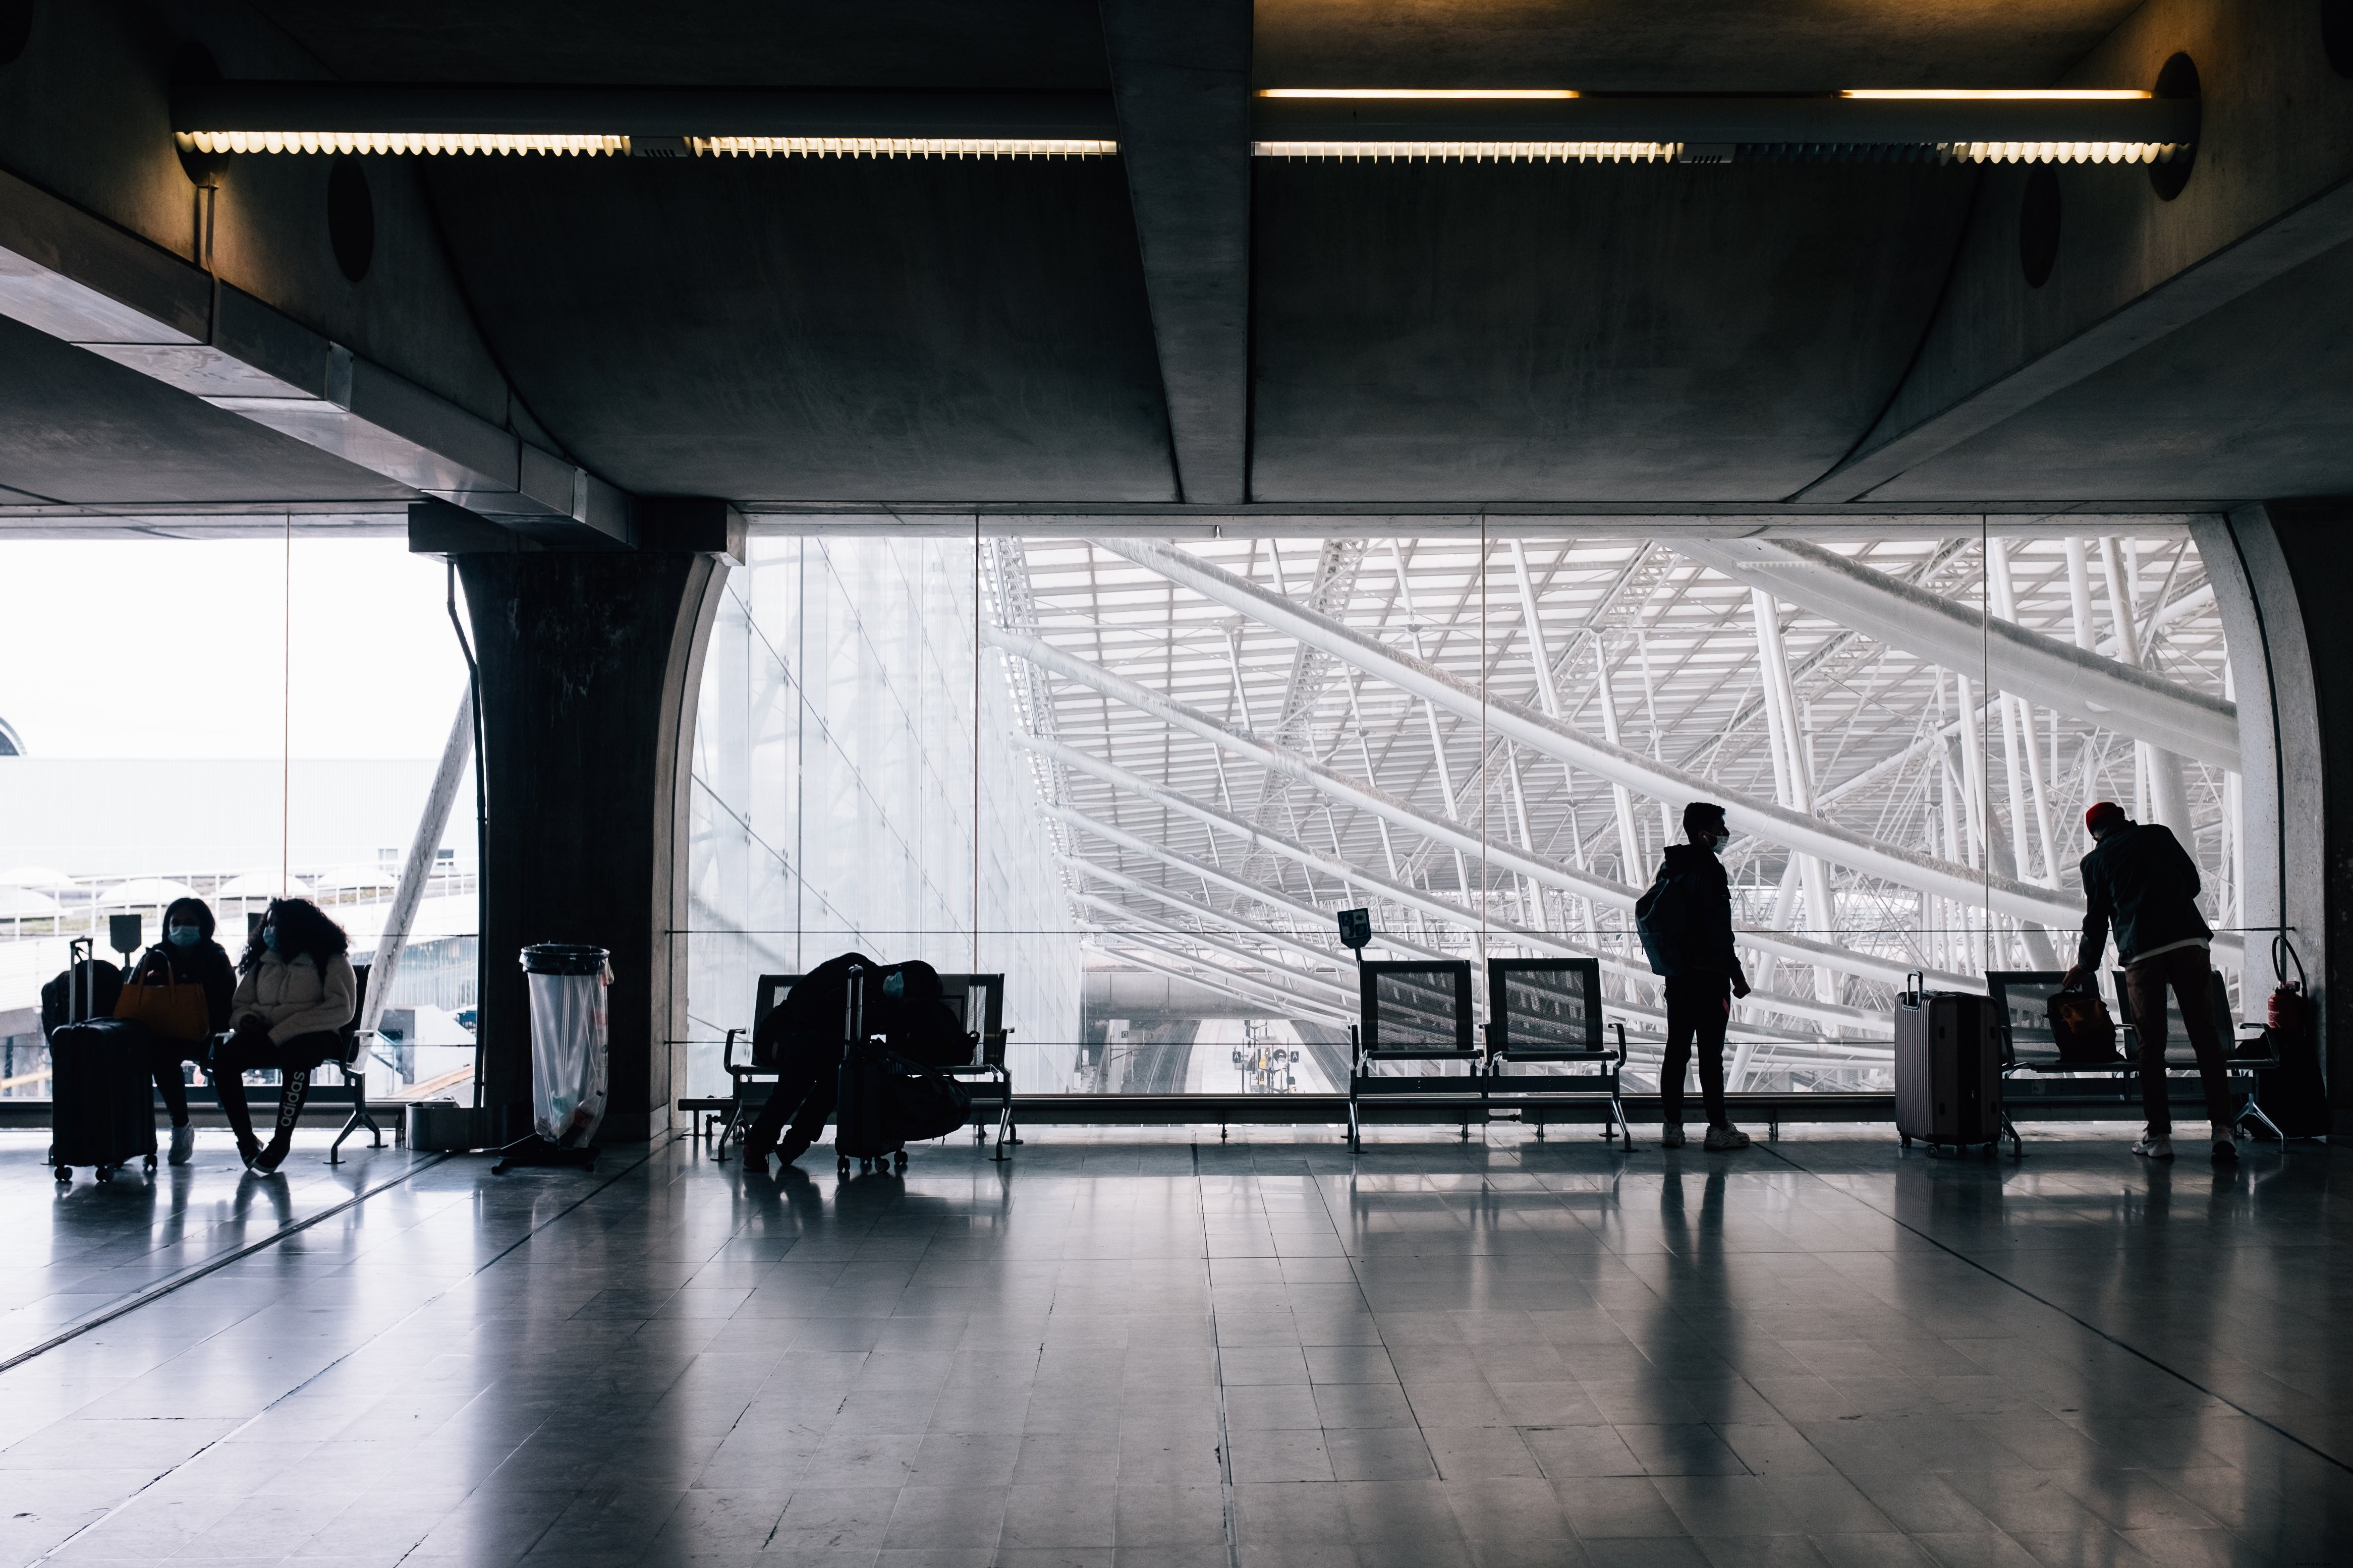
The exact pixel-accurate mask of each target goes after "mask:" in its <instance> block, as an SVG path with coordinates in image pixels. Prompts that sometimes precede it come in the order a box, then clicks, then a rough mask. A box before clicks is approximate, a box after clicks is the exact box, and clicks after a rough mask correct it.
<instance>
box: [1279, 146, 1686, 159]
mask: <svg viewBox="0 0 2353 1568" xmlns="http://www.w3.org/2000/svg"><path fill="white" fill-rule="evenodd" d="M1250 152H1251V153H1253V154H1254V155H1255V156H1258V157H1261V158H1319V159H1321V158H1336V159H1342V160H1345V161H1347V162H1350V163H1360V162H1363V161H1365V160H1366V159H1371V160H1374V161H1377V162H1379V161H1399V160H1402V161H1408V162H1416V163H1671V162H1672V161H1673V160H1674V159H1675V158H1676V157H1678V156H1680V155H1681V154H1682V153H1683V143H1682V142H1251V143H1250Z"/></svg>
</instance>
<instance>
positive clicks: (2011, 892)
mask: <svg viewBox="0 0 2353 1568" xmlns="http://www.w3.org/2000/svg"><path fill="white" fill-rule="evenodd" d="M1096 543H1097V545H1098V546H1099V547H1100V548H1102V549H1104V550H1108V551H1110V552H1113V554H1116V555H1120V556H1123V557H1124V558H1125V559H1127V560H1130V561H1133V562H1134V563H1136V564H1137V565H1139V566H1143V567H1145V568H1147V569H1149V570H1151V571H1154V572H1157V573H1159V574H1161V575H1162V576H1164V577H1166V578H1167V579H1168V580H1169V581H1171V582H1173V583H1176V584H1179V585H1180V586H1183V587H1187V588H1190V589H1192V590H1193V591H1194V592H1195V593H1198V594H1199V595H1202V596H1203V597H1205V598H1208V599H1210V600H1212V601H1214V602H1216V603H1219V604H1222V605H1227V606H1228V607H1229V608H1231V609H1235V610H1239V611H1240V612H1241V613H1242V614H1244V615H1247V616H1251V617H1252V618H1254V619H1256V620H1259V621H1261V622H1263V623H1264V624H1265V625H1267V626H1271V627H1272V628H1274V629H1275V630H1276V631H1279V632H1282V634H1283V635H1285V636H1286V637H1294V638H1296V639H1298V640H1299V641H1301V642H1304V643H1311V644H1314V645H1315V646H1317V647H1323V648H1324V649H1326V650H1327V651H1329V652H1331V653H1333V654H1335V655H1336V656H1337V657H1339V658H1343V659H1345V660H1346V661H1348V662H1349V663H1351V664H1354V665H1356V667H1357V668H1360V669H1363V670H1365V671H1366V673H1368V674H1371V675H1375V676H1377V677H1379V678H1380V679H1383V680H1386V681H1388V683H1389V684H1390V685H1392V686H1395V687H1397V688H1398V689H1399V690H1401V691H1404V692H1406V693H1408V694H1409V695H1410V696H1415V697H1420V698H1425V699H1427V700H1430V701H1431V702H1433V703H1435V704H1436V705H1437V706H1439V707H1440V708H1443V709H1445V710H1447V711H1449V712H1451V713H1454V714H1457V715H1460V716H1461V717H1463V718H1466V719H1469V720H1471V721H1472V722H1474V723H1475V722H1484V723H1485V724H1486V725H1487V727H1488V729H1489V730H1490V731H1492V732H1493V733H1495V734H1497V735H1500V736H1503V737H1504V738H1506V739H1509V740H1512V741H1514V742H1518V743H1519V744H1520V745H1522V746H1525V747H1526V748H1528V749H1529V750H1531V751H1534V752H1539V753H1541V754H1543V755H1545V756H1548V757H1552V758H1554V759H1556V760H1557V761H1560V762H1564V763H1569V764H1570V765H1571V766H1574V767H1578V768H1582V769H1584V770H1585V771H1586V772H1588V773H1593V774H1595V775H1597V776H1598V777H1600V778H1603V779H1607V780H1609V781H1610V782H1612V783H1615V784H1624V785H1626V786H1627V787H1628V788H1629V789H1633V790H1638V791H1640V792H1641V794H1643V795H1650V796H1651V797H1653V798H1655V799H1659V800H1667V801H1676V800H1683V801H1690V800H1715V801H1721V802H1723V803H1724V805H1725V816H1726V817H1727V819H1728V820H1729V821H1730V822H1731V824H1732V826H1734V827H1735V828H1736V829H1737V830H1739V831H1741V832H1744V833H1753V834H1755V835H1757V837H1760V838H1763V839H1766V840H1767V841H1768V842H1770V843H1775V844H1780V845H1784V846H1786V847H1788V848H1791V849H1795V850H1798V851H1799V853H1801V854H1808V855H1819V856H1820V857H1822V858H1824V859H1826V860H1830V861H1832V862H1835V863H1836V864H1838V865H1841V866H1850V867H1852V868H1855V869H1856V870H1859V871H1863V872H1866V873H1868V874H1869V875H1872V876H1874V877H1881V878H1884V879H1886V880H1888V881H1891V882H1894V883H1895V884H1896V885H1897V886H1898V887H1905V888H1910V889H1915V891H1919V892H1924V893H1933V894H1936V896H1937V897H1940V898H1947V899H1953V900H1957V901H1960V902H1962V903H1968V904H1974V905H1976V906H1978V907H1979V908H1990V909H1993V910H1998V911H2000V913H2002V914H2006V915H2012V916H2016V917H2019V918H2022V919H2025V920H2031V921H2037V922H2038V923H2041V924H2043V925H2055V926H2061V927H2067V926H2073V925H2077V924H2079V923H2081V921H2082V920H2083V917H2084V911H2083V906H2082V905H2080V904H2079V903H2077V902H2076V901H2075V900H2072V899H2070V898H2068V897H2066V896H2065V895H2064V894H2062V893H2058V892H2054V891H2052V889H2047V888H2038V887H2035V886H2033V885H2031V884H2030V883H2026V882H2021V881H2019V880H2017V879H2014V878H2007V877H1989V876H1988V875H1986V874H1985V873H1983V872H1979V871H1974V870H1971V869H1970V868H1968V867H1967V866H1957V865H1954V864H1952V863H1951V862H1949V861H1946V860H1940V859H1936V858H1932V857H1930V856H1927V855H1923V854H1921V853H1920V852H1919V851H1917V850H1914V849H1906V848H1904V847H1900V846H1897V845H1892V844H1883V843H1880V842H1878V841H1876V840H1874V839H1871V838H1867V837H1864V836H1863V835H1862V834H1860V833H1856V832H1853V831H1852V830H1851V829H1848V828H1844V827H1841V826H1838V825H1837V824H1835V823H1830V822H1824V821H1822V820H1821V819H1820V818H1819V817H1815V816H1808V815H1807V814H1805V813H1802V812H1798V811H1793V810H1790V809H1788V807H1785V806H1781V805H1774V804H1772V803H1770V802H1767V801H1760V800H1757V799H1755V798H1753V797H1751V796H1748V795H1741V794H1737V793H1736V792H1734V791H1731V790H1728V789H1725V787H1724V786H1723V785H1722V784H1718V783H1715V782H1714V781H1712V780H1708V779H1704V778H1701V777H1699V776H1698V775H1697V774H1694V773H1685V772H1683V770H1682V769H1681V768H1677V767H1673V766H1672V765H1670V764H1668V763H1662V762H1657V761H1654V760H1652V759H1651V758H1649V757H1645V756H1642V755H1641V754H1640V753H1639V752H1630V751H1627V750H1626V749H1625V748H1623V747H1620V746H1613V745H1611V744H1609V742H1606V741H1597V740H1594V739H1593V738H1591V737H1590V736H1588V735H1585V734H1583V733H1581V732H1579V731H1576V730H1574V729H1571V728H1570V727H1569V726H1568V725H1567V724H1565V723H1563V722H1561V721H1557V720H1553V719H1548V718H1546V717H1544V716H1543V715H1541V714H1533V713H1525V712H1523V711H1521V710H1518V709H1515V708H1509V707H1504V706H1502V705H1499V704H1493V703H1482V701H1481V700H1480V698H1479V693H1478V692H1477V691H1476V690H1474V689H1472V688H1471V687H1469V686H1466V685H1465V684H1463V683H1462V682H1461V681H1459V680H1457V679H1454V678H1453V677H1452V676H1451V675H1448V674H1447V673H1446V672H1445V671H1443V670H1441V669H1440V668H1437V667H1436V666H1435V665H1432V664H1430V663H1428V662H1426V661H1424V660H1422V659H1419V658H1414V657H1413V656H1412V655H1410V654H1406V653H1401V652H1399V651H1398V650H1397V649H1395V648H1392V647H1389V646H1388V645H1387V644H1386V643H1383V642H1382V641H1380V640H1379V639H1378V638H1377V637H1371V636H1369V635H1367V634H1366V633H1364V632H1360V631H1358V630H1356V628H1355V627H1353V626H1344V625H1342V624H1341V623H1339V622H1337V621H1335V620H1332V619H1329V618H1328V617H1326V616H1318V615H1315V614H1314V613H1313V612H1310V611H1307V610H1303V609H1302V608H1301V607H1300V606H1299V605H1295V604H1293V603H1292V602H1291V601H1289V600H1286V599H1283V598H1282V597H1280V596H1279V595H1273V594H1270V593H1268V592H1267V591H1265V590H1264V589H1262V588H1260V587H1258V586H1257V585H1256V584H1251V583H1248V582H1245V581H1243V580H1242V579H1241V578H1240V577H1237V576H1235V575H1234V574H1232V573H1230V572H1226V571H1223V570H1221V569H1219V568H1218V567H1215V566H1212V565H1210V564H1208V563H1207V562H1205V561H1202V560H1200V559H1198V557H1195V556H1192V555H1188V554H1187V553H1185V552H1183V551H1180V550H1176V549H1174V548H1172V547H1170V546H1168V545H1165V544H1160V543H1157V542H1152V541H1148V540H1139V539H1103V540H1098V541H1096ZM1153 701H1154V702H1155V703H1160V704H1161V705H1163V706H1166V704H1165V703H1162V700H1159V699H1156V698H1155V699H1153ZM1485 853H1486V855H1487V857H1488V858H1490V859H1492V860H1494V861H1496V862H1498V863H1499V864H1509V863H1511V862H1510V861H1509V860H1507V859H1506V855H1507V852H1506V851H1504V850H1502V849H1500V848H1498V847H1495V846H1492V845H1491V846H1488V847H1486V849H1485ZM1521 858H1525V857H1521ZM1556 874H1557V868H1556Z"/></svg>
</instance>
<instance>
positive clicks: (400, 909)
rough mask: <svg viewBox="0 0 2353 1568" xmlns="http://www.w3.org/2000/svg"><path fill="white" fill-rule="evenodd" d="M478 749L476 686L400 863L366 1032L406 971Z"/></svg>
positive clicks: (366, 1008)
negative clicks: (453, 811) (403, 958)
mask: <svg viewBox="0 0 2353 1568" xmlns="http://www.w3.org/2000/svg"><path fill="white" fill-rule="evenodd" d="M473 754H474V699H473V693H472V692H471V690H469V691H468V693H467V695H466V696H465V698H464V699H463V700H460V701H459V704H458V714H457V717H456V718H454V719H452V720H451V721H449V738H448V740H447V741H445V742H442V745H441V765H440V766H439V767H438V768H437V769H435V770H434V773H433V787H432V788H431V789H429V790H427V792H426V795H425V811H424V814H423V815H422V816H419V817H417V836H416V837H414V838H412V839H410V840H409V842H408V859H407V860H406V862H405V863H404V864H403V865H402V866H401V868H400V885H399V886H398V887H396V888H395V889H393V894H392V909H391V910H390V912H388V913H387V914H386V915H385V921H384V934H383V935H381V936H379V937H377V938H376V942H375V959H374V960H373V961H372V962H371V963H369V965H368V987H367V1001H366V1003H365V1005H363V1006H362V1007H361V1008H360V1033H362V1034H369V1033H372V1032H373V1031H374V1030H375V1026H376V1025H377V1023H378V1022H379V1021H380V1020H381V1019H382V1018H383V1017H384V1005H385V1002H386V1001H387V1000H388V999H389V998H390V997H391V995H392V983H393V981H394V979H395V978H396V977H397V976H398V975H399V973H400V955H401V953H402V952H404V951H405V950H406V948H407V946H408V932H409V930H410V928H411V927H413V926H414V925H415V924H416V923H417V906H418V905H419V904H421V903H423V902H424V901H425V884H426V883H427V881H428V880H430V879H431V878H432V876H433V865H434V862H435V861H436V860H437V859H438V858H439V856H440V851H441V836H442V835H443V834H444V833H446V832H448V827H449V811H450V808H451V807H452V806H454V805H457V803H458V786H459V784H461V783H463V782H464V780H465V776H466V763H467V762H468V760H469V759H470V758H471V757H472V756H473ZM479 885H480V883H479V879H478V881H477V886H478V887H479Z"/></svg>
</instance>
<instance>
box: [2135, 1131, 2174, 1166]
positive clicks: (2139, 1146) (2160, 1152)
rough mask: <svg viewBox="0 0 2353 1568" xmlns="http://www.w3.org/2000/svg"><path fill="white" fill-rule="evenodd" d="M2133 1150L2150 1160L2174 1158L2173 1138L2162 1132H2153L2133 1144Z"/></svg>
mask: <svg viewBox="0 0 2353 1568" xmlns="http://www.w3.org/2000/svg"><path fill="white" fill-rule="evenodd" d="M2133 1152H2134V1153H2136V1154H2138V1155H2141V1156H2143V1157H2144V1158H2147V1159H2150V1160H2170V1159H2172V1158H2173V1140H2172V1139H2170V1138H2168V1137H2167V1136H2166V1135H2165V1134H2164V1133H2162V1132H2151V1133H2148V1134H2147V1135H2145V1136H2144V1137H2143V1138H2142V1139H2141V1141H2140V1142H2137V1143H2136V1144H2134V1145H2133Z"/></svg>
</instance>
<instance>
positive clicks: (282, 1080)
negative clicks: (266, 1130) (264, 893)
mask: <svg viewBox="0 0 2353 1568" xmlns="http://www.w3.org/2000/svg"><path fill="white" fill-rule="evenodd" d="M350 947H351V942H350V941H349V939H347V938H346V937H345V936H344V935H343V927H341V926H339V925H337V924H336V923H335V922H334V921H331V920H329V919H328V918H327V916H326V914H325V912H324V911H323V910H321V909H320V908H319V906H318V905H316V904H314V903H312V902H311V901H310V900H308V899H277V900H271V902H270V905H269V910H268V912H266V913H265V914H263V915H262V917H261V923H260V924H259V925H258V926H256V927H255V928H254V931H253V940H252V941H250V942H247V943H246V946H245V956H244V957H243V958H242V959H240V960H238V962H237V971H238V973H239V975H240V978H239V979H238V981H237V995H236V998H235V999H234V1001H233V1002H232V1003H231V1004H230V1008H229V1027H228V1033H227V1034H225V1035H222V1036H220V1037H218V1038H217V1039H216V1040H215V1041H214V1042H213V1051H212V1060H211V1062H210V1063H209V1064H208V1066H209V1067H210V1068H211V1070H212V1080H213V1089H214V1091H215V1092H216V1093H217V1094H218V1095H219V1096H220V1102H221V1110H222V1111H223V1112H224V1113H225V1114H226V1115H227V1117H228V1124H229V1126H230V1127H232V1128H233V1129H235V1130H236V1132H237V1153H238V1154H239V1155H240V1156H242V1157H243V1158H244V1160H245V1163H246V1164H248V1166H250V1167H252V1168H253V1169H254V1170H257V1171H260V1172H263V1173H269V1172H271V1171H275V1170H276V1169H278V1167H279V1165H280V1164H281V1163H283V1162H284V1161H285V1159H286V1153H287V1151H288V1150H289V1149H290V1147H292V1145H293V1142H294V1124H295V1122H296V1121H298V1120H300V1119H301V1114H302V1101H303V1100H304V1099H305V1098H306V1097H307V1096H308V1095H309V1094H310V1092H311V1073H313V1072H315V1071H316V1070H318V1067H319V1064H320V1063H321V1062H323V1061H326V1060H328V1059H330V1058H338V1057H340V1056H341V1055H342V1053H343V1037H342V1036H341V1035H340V1034H339V1033H338V1031H339V1030H341V1029H342V1028H343V1026H344V1025H346V1024H348V1023H350V1022H351V1021H352V1015H353V1013H355V1012H357V1011H358V997H359V980H358V977H357V976H355V975H354V974H353V973H352V961H351V959H350V958H349V957H347V956H346V953H347V952H348V951H349V949H350ZM255 1068H277V1069H278V1075H279V1089H278V1130H277V1131H276V1132H274V1133H273V1134H272V1135H271V1137H270V1140H269V1147H268V1148H267V1149H265V1148H263V1147H262V1146H261V1143H260V1142H259V1140H258V1139H256V1138H255V1137H254V1135H253V1118H252V1115H251V1114H250V1113H249V1112H248V1110H247V1109H246V1103H245V1076H244V1075H245V1074H246V1073H248V1072H250V1071H252V1070H253V1069H255Z"/></svg>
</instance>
